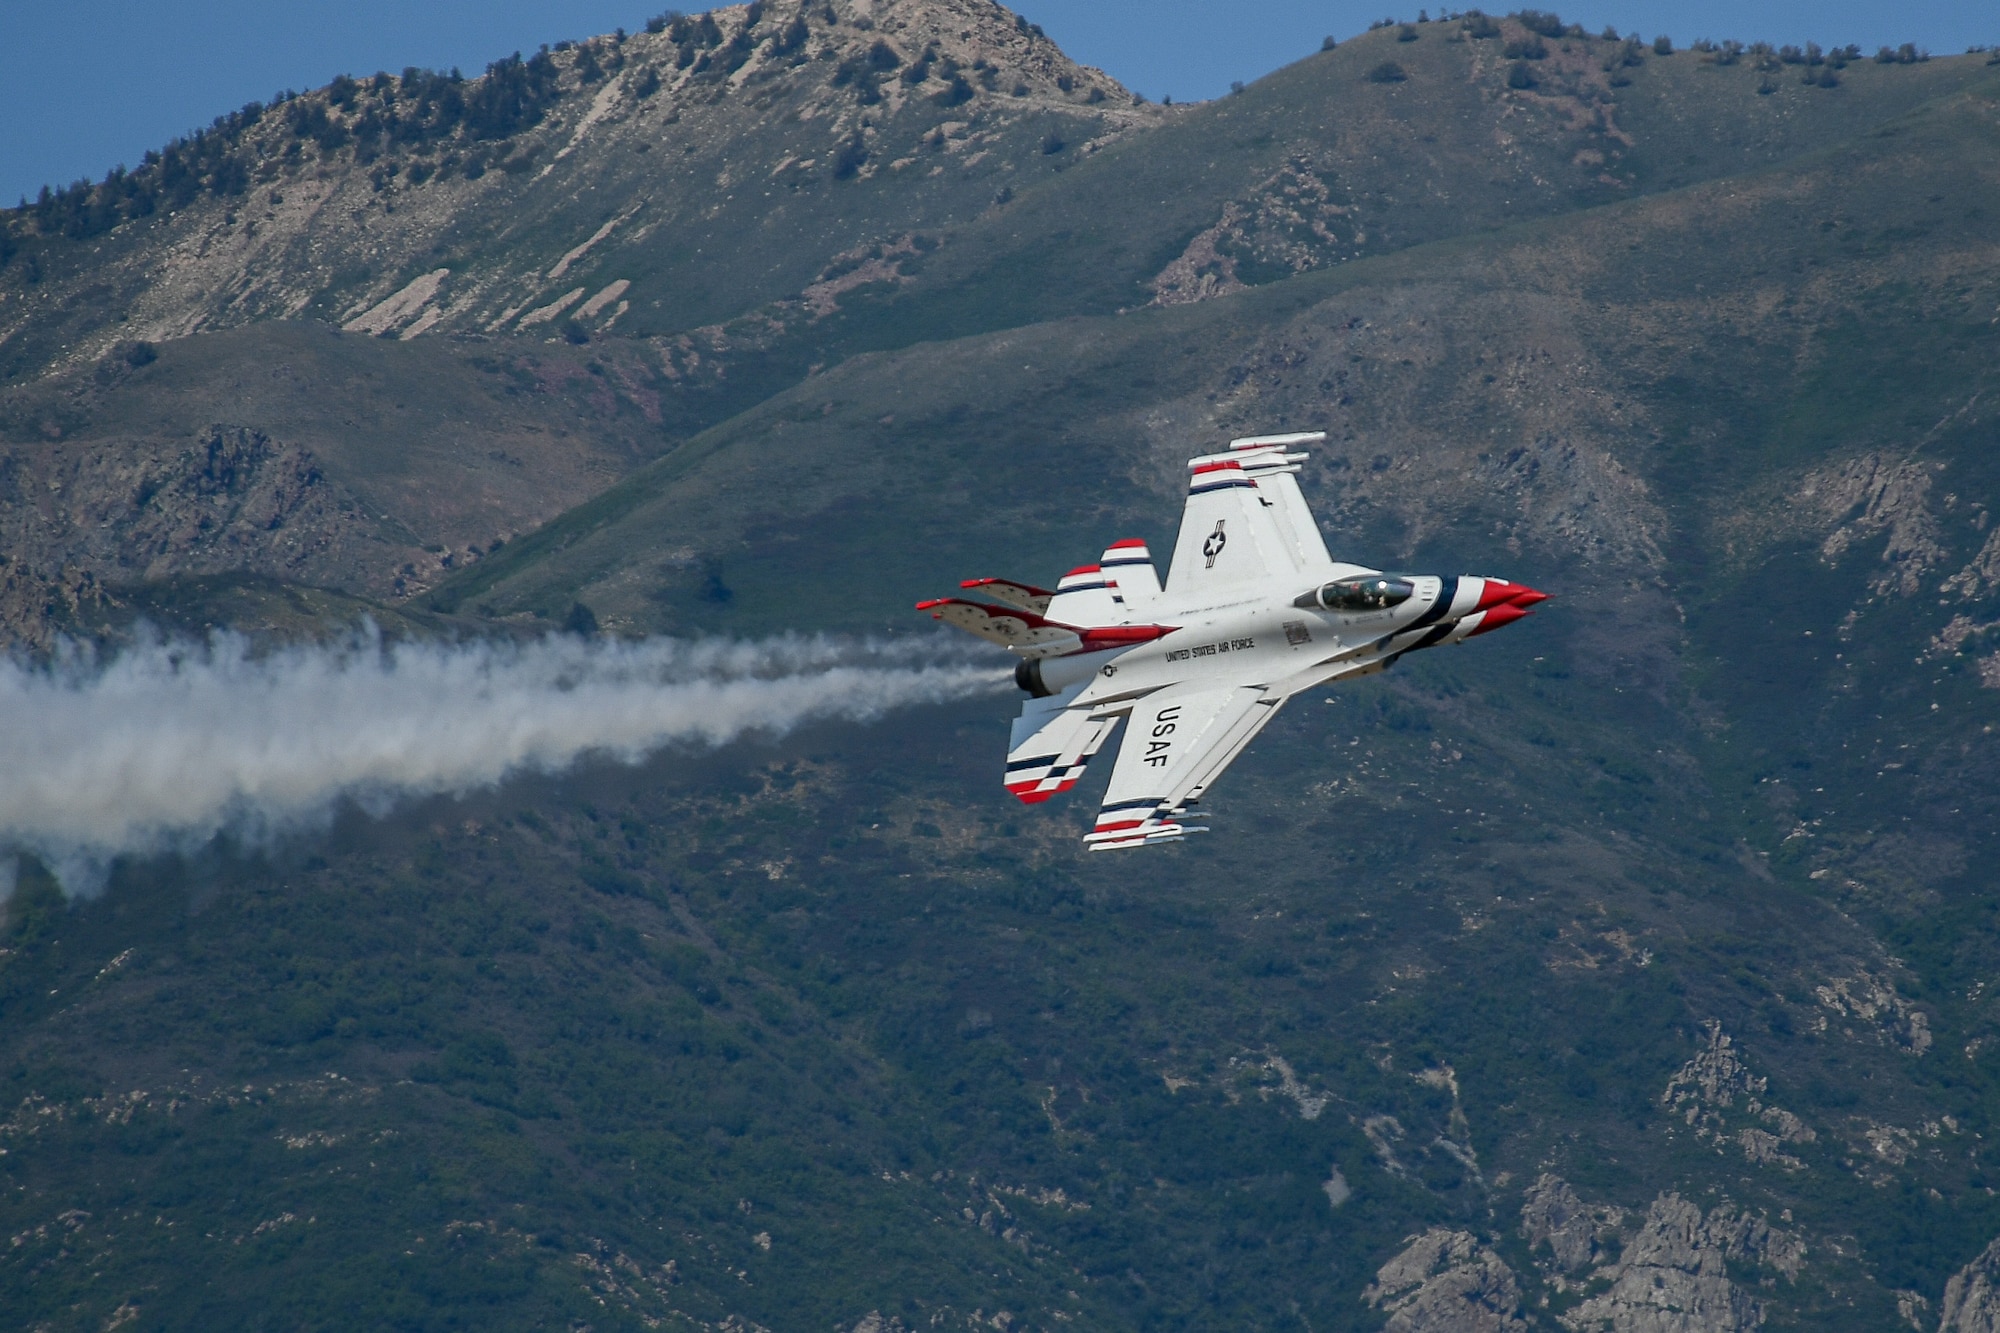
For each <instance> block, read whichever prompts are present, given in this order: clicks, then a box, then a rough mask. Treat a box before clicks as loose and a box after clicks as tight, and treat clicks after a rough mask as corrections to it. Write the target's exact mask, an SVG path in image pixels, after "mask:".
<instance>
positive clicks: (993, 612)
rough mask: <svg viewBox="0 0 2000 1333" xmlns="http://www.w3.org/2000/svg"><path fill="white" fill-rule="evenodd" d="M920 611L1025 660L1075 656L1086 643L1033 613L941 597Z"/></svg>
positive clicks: (921, 606)
mask: <svg viewBox="0 0 2000 1333" xmlns="http://www.w3.org/2000/svg"><path fill="white" fill-rule="evenodd" d="M917 610H919V611H928V612H930V613H931V618H932V619H933V620H942V621H943V622H944V623H945V624H947V625H951V626H954V627H956V628H958V629H962V630H964V631H965V632H966V633H968V634H977V635H978V636H979V637H980V638H982V639H984V640H986V641H987V642H988V643H997V644H999V645H1000V646H1001V647H1002V648H1012V649H1013V650H1014V651H1015V652H1018V653H1020V654H1021V655H1022V656H1024V657H1049V656H1054V655H1055V654H1058V653H1068V652H1075V651H1076V650H1077V649H1079V648H1081V647H1082V646H1083V640H1082V638H1080V637H1079V636H1078V634H1077V632H1076V631H1075V630H1074V629H1071V628H1070V627H1069V626H1068V625H1058V624H1055V623H1053V622H1051V621H1047V620H1044V619H1042V617H1040V616H1038V615H1036V614H1035V613H1034V612H1033V611H1023V610H1020V609H1018V608H1015V607H1006V606H990V605H988V604H987V603H985V602H968V601H966V600H965V599H964V598H962V597H939V598H936V599H934V600H932V601H928V602H918V603H917Z"/></svg>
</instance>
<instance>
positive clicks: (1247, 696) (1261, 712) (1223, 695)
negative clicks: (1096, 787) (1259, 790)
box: [1084, 685, 1283, 851]
mask: <svg viewBox="0 0 2000 1333" xmlns="http://www.w3.org/2000/svg"><path fill="white" fill-rule="evenodd" d="M1281 703H1283V700H1282V699H1280V698H1275V697H1271V696H1269V695H1267V694H1266V692H1265V691H1264V689H1263V688H1262V687H1261V686H1257V685H1241V686H1207V687H1205V688H1194V689H1189V688H1182V687H1170V688H1168V689H1165V690H1161V691H1159V692H1158V693H1156V694H1152V695H1148V696H1147V697H1146V698H1144V699H1141V700H1139V701H1138V702H1137V703H1135V704H1134V705H1133V708H1132V713H1131V719H1130V721H1129V722H1128V724H1127V726H1126V730H1125V739H1124V741H1123V742H1122V743H1121V744H1120V748H1119V751H1118V762H1117V764H1116V766H1114V767H1113V768H1112V770H1111V786H1110V788H1109V790H1107V791H1106V792H1105V794H1104V804H1103V806H1102V807H1100V808H1099V810H1098V812H1097V824H1096V827H1094V828H1093V829H1092V830H1091V832H1090V833H1089V834H1088V835H1086V836H1085V838H1084V841H1085V842H1086V843H1088V844H1089V845H1090V848H1091V850H1093V851H1110V850H1113V849H1115V848H1120V847H1139V846H1144V845H1145V844H1147V843H1153V842H1171V841H1173V840H1174V839H1176V838H1180V837H1183V836H1184V835H1186V834H1188V833H1193V832H1201V831H1202V830H1201V829H1200V828H1199V827H1190V826H1188V825H1186V824H1184V823H1183V822H1182V820H1183V818H1184V817H1185V815H1186V807H1187V806H1188V804H1189V803H1190V802H1193V801H1195V800H1197V799H1199V798H1200V796H1201V794H1202V793H1203V792H1205V791H1207V790H1208V787H1209V785H1210V784H1211V783H1213V782H1214V781H1215V779H1216V778H1217V777H1218V776H1220V775H1221V773H1222V770H1223V769H1225V768H1227V767H1228V766H1229V763H1230V761H1231V760H1233V759H1234V758H1236V756H1237V755H1238V754H1241V753H1242V752H1243V748H1244V747H1245V746H1246V745H1248V744H1249V743H1250V740H1251V738H1252V737H1254V736H1255V735H1256V734H1257V733H1258V731H1260V730H1262V729H1263V727H1264V724H1265V723H1267V722H1269V721H1270V720H1271V718H1272V717H1274V716H1276V714H1277V711H1278V706H1279V705H1280V704H1281Z"/></svg>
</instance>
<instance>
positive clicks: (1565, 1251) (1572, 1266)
mask: <svg viewBox="0 0 2000 1333" xmlns="http://www.w3.org/2000/svg"><path fill="white" fill-rule="evenodd" d="M1623 1216H1624V1214H1623V1213H1622V1212H1620V1211H1619V1210H1618V1209H1616V1208H1602V1207H1592V1206H1591V1205H1589V1204H1586V1203H1585V1202H1584V1201H1583V1200H1582V1199H1580V1198H1578V1197H1577V1193H1576V1191H1575V1190H1574V1189H1571V1188H1570V1185H1569V1182H1568V1181H1566V1180H1564V1179H1563V1178H1562V1177H1561V1176H1555V1175H1549V1174H1547V1173H1544V1174H1543V1175H1542V1177H1541V1178H1540V1179H1539V1180H1537V1181H1536V1182H1535V1183H1534V1184H1532V1185H1530V1186H1529V1187H1528V1190H1527V1201H1526V1203H1524V1204H1523V1205H1522V1207H1521V1232H1522V1234H1523V1235H1525V1236H1526V1237H1527V1238H1528V1244H1529V1246H1530V1247H1534V1246H1540V1245H1547V1246H1548V1247H1549V1252H1550V1254H1551V1255H1552V1256H1553V1257H1554V1259H1555V1265H1556V1268H1557V1270H1558V1271H1559V1272H1562V1273H1575V1272H1578V1271H1580V1270H1582V1269H1585V1268H1588V1267H1589V1266H1590V1265H1591V1264H1592V1263H1596V1262H1600V1261H1601V1260H1602V1258H1603V1255H1602V1253H1601V1244H1602V1242H1603V1241H1605V1240H1606V1239H1609V1238H1610V1237H1611V1236H1613V1235H1615V1234H1616V1232H1617V1227H1618V1223H1619V1221H1620V1220H1621V1219H1622V1218H1623Z"/></svg>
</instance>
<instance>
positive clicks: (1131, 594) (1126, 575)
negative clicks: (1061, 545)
mask: <svg viewBox="0 0 2000 1333" xmlns="http://www.w3.org/2000/svg"><path fill="white" fill-rule="evenodd" d="M1098 568H1099V569H1101V570H1103V571H1104V577H1105V580H1106V581H1107V582H1109V583H1111V584H1112V585H1113V586H1114V587H1115V588H1116V590H1117V593H1118V595H1119V596H1120V597H1121V598H1122V599H1123V600H1124V601H1125V602H1126V603H1127V605H1130V606H1138V605H1142V604H1144V603H1146V602H1149V601H1151V600H1153V599H1154V598H1155V597H1158V596H1159V595H1160V575H1159V571H1157V570H1155V569H1154V568H1153V554H1152V552H1151V551H1148V550H1147V549H1146V543H1144V542H1142V541H1140V540H1139V539H1138V538H1136V537H1128V538H1126V539H1125V540H1124V541H1122V542H1113V543H1112V544H1111V545H1110V547H1108V548H1107V549H1106V550H1105V552H1104V558H1103V559H1102V560H1100V561H1099V562H1098Z"/></svg>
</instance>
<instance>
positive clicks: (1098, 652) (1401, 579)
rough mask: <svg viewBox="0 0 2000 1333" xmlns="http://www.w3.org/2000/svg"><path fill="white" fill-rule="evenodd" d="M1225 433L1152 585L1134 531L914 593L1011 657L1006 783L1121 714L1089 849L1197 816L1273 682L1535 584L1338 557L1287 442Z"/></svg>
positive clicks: (1513, 599) (1342, 662) (1455, 628)
mask: <svg viewBox="0 0 2000 1333" xmlns="http://www.w3.org/2000/svg"><path fill="white" fill-rule="evenodd" d="M1320 438H1324V437H1322V436H1319V435H1316V434H1312V435H1283V436H1264V437H1256V438H1251V439H1244V440H1235V441H1232V442H1231V444H1230V450H1229V452H1228V453H1225V454H1211V455H1206V456H1203V457H1200V458H1196V459H1192V460H1190V462H1189V465H1188V466H1189V469H1190V472H1191V474H1192V475H1191V478H1190V481H1189V487H1188V500H1187V506H1186V509H1185V511H1184V512H1183V514H1182V518H1181V528H1180V535H1179V537H1178V538H1177V540H1176V541H1175V546H1174V556H1173V564H1172V567H1171V570H1170V573H1169V577H1168V579H1167V580H1166V582H1165V584H1164V586H1163V585H1162V583H1161V580H1160V579H1159V577H1158V575H1157V573H1156V571H1155V570H1154V567H1153V564H1152V557H1151V555H1150V553H1149V552H1148V551H1147V549H1146V546H1145V544H1144V543H1143V542H1140V541H1136V540H1128V541H1121V542H1117V543H1114V544H1113V545H1112V546H1111V547H1110V548H1109V549H1107V550H1106V551H1105V552H1104V555H1103V557H1102V559H1101V562H1100V563H1099V564H1096V565H1084V566H1081V567H1079V568H1077V569H1073V570H1071V571H1070V572H1069V573H1068V574H1066V575H1064V576H1063V579H1062V581H1061V582H1060V584H1059V585H1058V586H1057V588H1056V589H1055V590H1054V591H1048V590H1045V589H1041V588H1036V587H1033V586H1032V585H1027V584H1020V583H1014V582H1011V581H1008V580H1004V579H974V580H968V581H967V582H966V583H964V584H963V585H962V586H963V587H965V588H966V589H968V590H975V591H978V592H981V593H984V594H985V595H987V596H989V597H993V598H995V599H997V600H998V601H999V602H1000V603H1003V604H1002V605H994V604H992V603H987V602H974V601H969V600H967V599H965V598H962V597H947V598H937V599H934V600H931V601H927V602H921V603H919V604H918V608H919V609H920V610H925V611H929V612H930V613H931V615H933V616H934V617H936V618H937V619H940V620H944V621H946V622H948V623H950V624H953V625H956V626H958V627H959V628H961V629H965V630H967V631H969V632H971V633H974V634H977V635H979V636H980V637H982V638H985V639H987V640H989V641H991V642H994V643H1000V644H1004V645H1005V646H1007V647H1008V648H1010V649H1012V650H1013V651H1014V652H1015V653H1017V654H1018V655H1019V656H1020V657H1021V658H1022V659H1023V660H1022V662H1021V665H1020V667H1019V669H1018V670H1017V671H1016V673H1015V680H1016V681H1017V682H1018V683H1019V684H1020V685H1021V687H1022V688H1023V689H1024V690H1026V691H1027V692H1028V694H1029V695H1030V698H1029V699H1028V701H1027V703H1026V704H1024V705H1023V707H1022V711H1021V716H1020V718H1019V719H1018V720H1016V722H1015V724H1014V728H1013V735H1012V737H1011V739H1010V742H1009V744H1008V752H1007V768H1006V777H1005V782H1006V786H1007V789H1008V790H1009V791H1010V792H1012V793H1013V794H1014V795H1015V796H1016V797H1018V798H1019V799H1020V800H1022V801H1026V802H1030V803H1033V802H1038V801H1044V800H1047V799H1049V798H1050V797H1051V796H1054V795H1057V794H1059V793H1061V792H1063V791H1066V790H1068V789H1069V788H1070V787H1071V786H1073V785H1074V784H1075V783H1076V781H1077V779H1078V778H1079V777H1080V776H1081V775H1082V773H1083V770H1084V765H1085V764H1086V763H1088V762H1089V760H1090V758H1091V756H1092V755H1093V754H1095V753H1097V751H1098V750H1099V749H1100V748H1101V747H1102V746H1103V745H1104V744H1105V742H1106V741H1107V740H1108V739H1109V737H1110V735H1111V733H1112V731H1113V730H1114V729H1115V728H1116V727H1117V726H1118V724H1119V723H1120V722H1121V721H1124V722H1126V724H1127V730H1126V737H1125V740H1124V742H1123V744H1122V746H1121V748H1120V750H1119V752H1118V761H1117V764H1116V766H1115V767H1114V768H1113V770H1112V776H1111V782H1110V786H1109V789H1108V790H1107V791H1106V793H1105V798H1104V802H1103V804H1102V806H1101V807H1100V809H1099V811H1098V817H1097V823H1096V827H1095V828H1094V829H1093V830H1092V831H1091V833H1090V834H1089V835H1088V836H1086V838H1085V839H1084V841H1085V842H1086V843H1088V844H1089V845H1090V846H1091V847H1092V848H1094V849H1098V850H1105V849H1110V848H1116V847H1133V846H1139V845H1142V844H1146V843H1152V842H1166V841H1171V840H1173V839H1176V838H1179V837H1181V836H1182V835H1183V834H1186V833H1189V832H1194V831H1197V830H1195V829H1192V828H1189V827H1188V826H1186V825H1183V824H1182V823H1180V822H1179V818H1180V816H1181V815H1183V814H1184V813H1185V811H1186V810H1187V808H1188V807H1189V806H1190V805H1192V804H1193V803H1194V802H1195V801H1197V800H1199V799H1200V798H1201V796H1202V794H1203V793H1204V792H1205V791H1206V790H1207V789H1208V786H1209V784H1210V783H1212V782H1213V781H1214V779H1215V778H1216V777H1217V776H1218V775H1220V774H1221V772H1222V771H1223V769H1225V768H1226V767H1228V765H1229V763H1230V762H1231V761H1232V760H1233V759H1235V757H1236V756H1237V755H1238V754H1240V753H1241V752H1242V750H1243V749H1244V747H1245V746H1247V745H1248V744H1249V743H1250V741H1251V740H1252V738H1254V737H1255V736H1256V734H1257V732H1258V731H1259V730H1260V729H1262V728H1263V727H1264V726H1265V724H1267V723H1268V722H1269V721H1270V719H1271V718H1272V717H1274V716H1275V715H1276V713H1277V710H1278V709H1279V708H1280V707H1282V706H1283V705H1284V703H1285V701H1286V700H1287V699H1290V698H1291V697H1292V696H1294V695H1296V694H1298V693H1299V692H1300V691H1302V690H1307V689H1311V688H1314V687H1315V686H1322V685H1325V684H1328V683H1330V682H1332V681H1334V680H1337V679H1340V678H1343V677H1347V676H1358V675H1367V674H1369V673H1371V672H1375V671H1380V670H1383V669H1384V668H1386V667H1388V666H1390V665H1391V664H1393V663H1394V662H1395V661H1396V659H1398V658H1399V657H1401V656H1402V655H1403V654H1405V653H1408V652H1413V651H1416V650H1418V649H1422V648H1431V647H1436V646H1439V645H1441V644H1446V643H1457V642H1460V641H1461V640H1464V639H1468V638H1471V637H1472V636H1473V635H1475V634H1482V633H1485V632H1486V631H1488V630H1492V629H1498V628H1499V627H1500V626H1502V625H1505V624H1508V623H1511V622H1512V621H1514V620H1518V619H1520V618H1521V617H1522V616H1524V615H1526V614H1528V608H1529V607H1531V606H1533V605H1535V604H1536V603H1538V602H1540V601H1543V600H1544V594H1542V593H1539V592H1537V591H1535V590H1534V589H1533V588H1529V587H1525V586H1523V585H1521V584H1518V583H1512V582H1509V581H1508V580H1506V579H1495V578H1482V577H1476V576H1470V575H1467V576H1452V575H1446V576H1438V575H1429V574H1416V575H1411V574H1385V573H1383V572H1382V571H1380V570H1375V569H1371V568H1369V567H1367V566H1364V565H1356V564H1347V563H1341V562H1336V561H1334V560H1333V559H1331V558H1330V557H1329V556H1328V555H1327V552H1326V546H1325V543H1324V542H1323V541H1322V540H1321V538H1320V535H1319V529H1318V526H1317V525H1316V524H1315V523H1314V521H1313V517H1312V513H1311V511H1310V510H1309V509H1308V507H1307V505H1306V502H1305V497H1304V496H1303V494H1302V493H1301V492H1300V490H1299V487H1298V482H1297V479H1296V477H1295V476H1294V474H1295V473H1296V472H1297V471H1298V469H1299V465H1300V463H1301V462H1302V461H1303V460H1304V458H1305V455H1303V454H1296V453H1290V452H1287V450H1288V449H1290V448H1291V447H1292V446H1294V445H1297V444H1302V443H1306V442H1309V441H1311V440H1315V439H1320Z"/></svg>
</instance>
